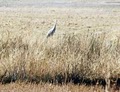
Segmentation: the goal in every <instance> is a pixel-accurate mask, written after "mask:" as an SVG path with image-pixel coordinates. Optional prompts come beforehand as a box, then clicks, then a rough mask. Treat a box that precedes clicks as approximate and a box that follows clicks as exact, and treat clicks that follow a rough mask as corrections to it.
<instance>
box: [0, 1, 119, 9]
mask: <svg viewBox="0 0 120 92" xmlns="http://www.w3.org/2000/svg"><path fill="white" fill-rule="evenodd" d="M118 1H120V0H0V7H24V6H29V7H104V6H105V7H106V6H109V7H111V6H115V7H120V2H118ZM108 2H109V3H108ZM111 2H112V3H111ZM116 2H117V3H116Z"/></svg>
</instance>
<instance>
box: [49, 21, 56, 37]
mask: <svg viewBox="0 0 120 92" xmlns="http://www.w3.org/2000/svg"><path fill="white" fill-rule="evenodd" d="M56 23H57V22H56V21H55V24H54V26H53V27H52V28H51V29H50V30H49V31H48V33H47V38H48V37H50V36H52V35H53V34H54V33H55V30H56Z"/></svg>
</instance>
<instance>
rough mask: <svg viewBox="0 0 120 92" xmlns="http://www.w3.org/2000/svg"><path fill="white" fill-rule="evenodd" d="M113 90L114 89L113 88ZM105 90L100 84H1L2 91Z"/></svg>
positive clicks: (88, 91)
mask: <svg viewBox="0 0 120 92" xmlns="http://www.w3.org/2000/svg"><path fill="white" fill-rule="evenodd" d="M111 90H112V91H111V92H113V89H111ZM95 91H96V92H104V90H103V88H102V87H101V86H100V87H99V86H85V85H81V86H79V85H73V84H67V85H53V84H48V83H45V84H44V83H42V84H38V85H36V84H25V83H11V84H6V85H0V92H95Z"/></svg>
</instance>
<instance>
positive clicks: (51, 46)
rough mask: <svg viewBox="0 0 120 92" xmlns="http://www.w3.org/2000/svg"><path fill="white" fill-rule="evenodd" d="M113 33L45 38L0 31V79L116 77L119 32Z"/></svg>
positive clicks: (29, 33) (52, 80)
mask: <svg viewBox="0 0 120 92" xmlns="http://www.w3.org/2000/svg"><path fill="white" fill-rule="evenodd" d="M116 34H117V33H114V32H109V33H106V32H100V33H98V32H83V33H79V34H78V33H77V34H75V33H70V34H69V33H68V34H62V35H56V34H55V35H54V36H53V37H50V38H48V39H47V38H45V36H43V35H42V34H39V35H38V36H36V35H35V34H34V33H33V32H24V31H19V32H16V31H15V32H14V31H13V32H12V31H1V33H0V80H1V81H2V82H3V83H5V82H11V81H17V80H21V81H31V82H40V81H45V82H57V83H63V82H70V81H71V82H74V83H76V82H80V81H82V80H81V79H83V80H84V79H90V80H95V79H105V78H119V75H120V71H119V70H120V61H119V60H120V49H119V48H120V36H119V35H116ZM110 35H113V36H114V38H113V37H110Z"/></svg>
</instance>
